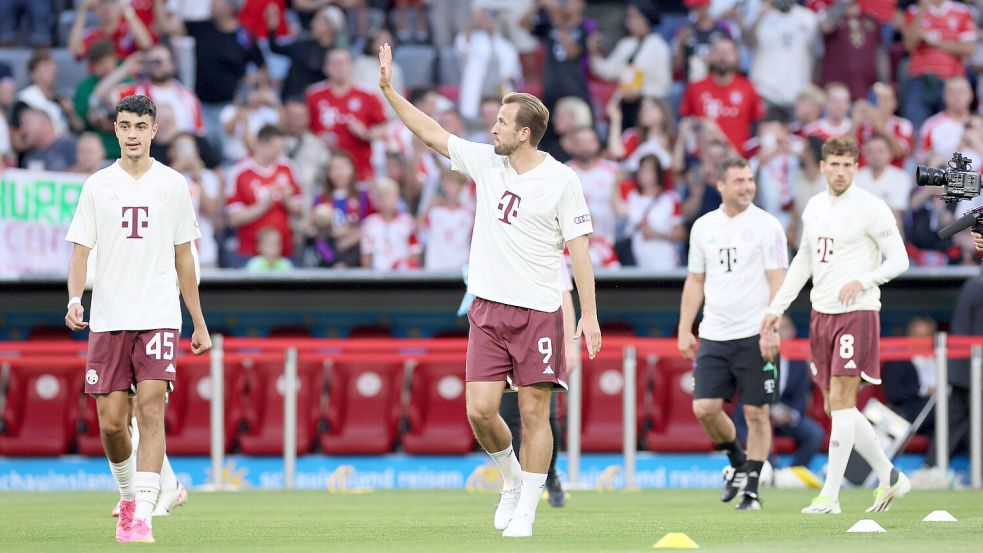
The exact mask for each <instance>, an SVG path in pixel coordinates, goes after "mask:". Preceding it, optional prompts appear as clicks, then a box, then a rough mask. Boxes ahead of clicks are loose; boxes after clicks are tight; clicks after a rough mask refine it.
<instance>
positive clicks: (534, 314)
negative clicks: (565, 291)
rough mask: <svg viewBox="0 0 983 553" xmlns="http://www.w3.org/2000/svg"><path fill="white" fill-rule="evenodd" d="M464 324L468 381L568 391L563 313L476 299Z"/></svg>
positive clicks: (558, 310) (559, 310)
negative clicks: (467, 325) (544, 384)
mask: <svg viewBox="0 0 983 553" xmlns="http://www.w3.org/2000/svg"><path fill="white" fill-rule="evenodd" d="M468 321H469V322H470V323H471V330H470V331H469V332H468V356H467V365H466V369H465V375H466V379H467V381H468V382H500V381H506V382H509V383H510V384H511V386H513V387H516V388H517V387H520V386H529V385H531V384H539V383H542V382H549V383H551V384H553V387H554V388H562V389H564V390H565V389H566V388H567V376H566V362H565V361H564V355H563V343H564V340H563V311H562V310H561V309H557V310H556V311H553V312H552V313H547V312H545V311H536V310H535V309H527V308H525V307H516V306H514V305H505V304H501V303H496V302H493V301H488V300H483V299H481V298H476V299H475V300H474V302H473V303H472V304H471V308H470V309H468Z"/></svg>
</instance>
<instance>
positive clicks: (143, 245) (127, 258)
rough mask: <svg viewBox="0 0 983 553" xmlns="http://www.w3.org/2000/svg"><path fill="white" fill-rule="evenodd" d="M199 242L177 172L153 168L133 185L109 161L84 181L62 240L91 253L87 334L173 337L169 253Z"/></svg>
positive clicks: (176, 320) (177, 317) (175, 303)
mask: <svg viewBox="0 0 983 553" xmlns="http://www.w3.org/2000/svg"><path fill="white" fill-rule="evenodd" d="M199 237H201V232H200V231H199V230H198V222H197V221H196V219H195V209H194V207H193V205H192V203H191V192H190V191H189V189H188V182H187V180H185V178H184V176H182V175H181V174H180V173H178V172H177V171H174V170H173V169H171V168H170V167H167V166H166V165H164V164H162V163H159V162H157V161H156V160H154V161H153V163H152V165H151V166H150V169H149V170H148V171H147V172H146V173H145V174H144V175H143V176H142V177H140V179H139V180H134V179H133V177H131V176H130V175H129V174H128V173H127V172H126V171H124V170H123V169H122V168H121V167H120V166H119V162H118V161H117V162H116V163H114V164H112V165H110V166H109V167H106V168H105V169H102V170H100V171H97V172H96V173H94V174H92V176H90V177H89V178H88V179H86V181H85V184H84V185H83V186H82V194H81V196H80V197H79V205H78V208H77V209H76V211H75V217H74V218H73V219H72V224H71V226H70V227H69V228H68V235H67V236H66V237H65V239H66V240H68V241H69V242H74V243H76V244H79V245H82V246H85V247H87V248H95V247H97V246H98V248H99V256H98V257H97V259H96V261H95V263H96V273H95V282H94V284H93V287H92V313H91V317H90V319H89V328H90V329H92V331H93V332H108V331H111V330H153V329H158V328H173V329H177V330H180V329H181V303H180V300H179V298H178V295H179V290H178V287H177V286H176V285H175V283H176V282H177V269H176V268H175V266H174V246H175V245H178V244H184V243H187V242H191V241H192V240H196V239H198V238H199Z"/></svg>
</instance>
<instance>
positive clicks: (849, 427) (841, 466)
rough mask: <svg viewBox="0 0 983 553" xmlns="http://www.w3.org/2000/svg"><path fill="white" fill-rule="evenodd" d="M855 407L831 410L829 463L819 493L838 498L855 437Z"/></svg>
mask: <svg viewBox="0 0 983 553" xmlns="http://www.w3.org/2000/svg"><path fill="white" fill-rule="evenodd" d="M854 411H856V409H855V408H853V407H851V408H850V409H837V410H836V411H833V429H832V431H831V432H830V434H829V463H828V465H827V467H826V482H825V483H823V491H821V492H819V495H827V496H829V497H832V498H833V499H839V497H840V486H842V485H843V473H844V472H846V464H847V461H849V460H850V452H852V451H853V442H854V440H855V437H856V428H857V426H856V423H855V422H854V420H853V412H854Z"/></svg>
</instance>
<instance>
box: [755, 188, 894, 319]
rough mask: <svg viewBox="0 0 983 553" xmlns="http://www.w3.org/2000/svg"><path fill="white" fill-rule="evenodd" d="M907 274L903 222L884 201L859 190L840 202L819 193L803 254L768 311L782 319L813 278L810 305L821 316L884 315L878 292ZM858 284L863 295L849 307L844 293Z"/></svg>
mask: <svg viewBox="0 0 983 553" xmlns="http://www.w3.org/2000/svg"><path fill="white" fill-rule="evenodd" d="M882 258H883V259H884V261H883V263H882V262H881V259H882ZM907 269H908V254H907V252H906V251H905V246H904V241H903V240H902V239H901V233H900V231H898V222H897V220H896V219H895V218H894V213H892V212H891V208H889V207H888V206H887V204H886V203H884V200H882V199H880V198H878V197H877V196H874V195H873V194H871V193H870V192H867V191H866V190H864V189H862V188H860V187H859V186H857V185H855V184H854V185H852V186H850V188H848V189H847V190H846V192H844V193H843V194H841V195H839V196H833V195H831V194H830V193H829V192H826V191H824V192H820V193H819V194H816V195H815V196H813V197H812V199H811V200H809V203H808V204H806V208H805V211H803V212H802V241H801V243H800V244H799V251H798V253H796V254H795V259H793V260H792V263H791V265H790V266H789V270H788V274H787V275H786V276H785V282H783V283H782V287H781V289H780V290H779V291H778V293H777V294H775V299H774V300H772V302H771V306H770V307H769V309H768V311H769V312H771V313H774V314H776V315H777V314H781V313H783V312H784V311H785V310H786V309H788V306H789V305H791V303H792V301H793V300H795V297H796V296H798V295H799V291H800V290H801V289H802V287H803V286H804V285H805V283H806V281H807V280H809V277H810V276H811V277H812V292H811V293H810V295H809V299H810V300H811V301H812V308H813V309H815V310H816V311H818V312H820V313H827V314H831V315H832V314H838V313H847V312H850V311H870V310H873V311H879V310H880V308H881V291H880V288H878V286H879V285H881V284H884V283H885V282H887V281H889V280H891V279H892V278H894V277H896V276H898V275H899V274H901V273H903V272H905V271H906V270H907ZM854 280H856V281H859V282H860V285H861V286H863V292H861V293H860V294H859V295H858V296H857V297H856V298H855V299H854V301H853V303H852V304H851V305H849V306H844V305H843V304H842V303H840V299H839V294H840V290H841V289H842V288H843V285H844V284H846V283H848V282H851V281H854Z"/></svg>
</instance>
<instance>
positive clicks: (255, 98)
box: [0, 0, 983, 271]
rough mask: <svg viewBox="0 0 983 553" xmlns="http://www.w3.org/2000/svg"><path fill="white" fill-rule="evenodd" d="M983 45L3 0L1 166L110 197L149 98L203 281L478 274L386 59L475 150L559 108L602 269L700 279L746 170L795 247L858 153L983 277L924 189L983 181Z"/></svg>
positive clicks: (458, 203) (862, 8) (920, 228)
mask: <svg viewBox="0 0 983 553" xmlns="http://www.w3.org/2000/svg"><path fill="white" fill-rule="evenodd" d="M981 23H983V1H979V0H977V1H975V2H973V1H970V2H967V3H963V2H959V1H955V0H807V1H801V2H796V1H794V0H628V1H625V2H606V1H605V2H591V1H587V2H585V1H583V0H470V1H468V0H391V1H389V0H211V1H209V0H75V1H74V2H73V1H72V0H0V168H2V167H20V168H25V169H31V170H47V171H71V172H77V173H82V174H91V173H92V172H94V171H96V170H98V169H99V168H101V167H104V166H105V165H106V164H108V163H111V161H112V160H114V159H115V158H117V157H118V156H119V155H120V152H119V146H118V143H117V141H116V138H115V136H114V134H113V127H112V119H113V114H114V111H113V110H114V106H115V104H116V103H117V102H118V101H119V100H120V99H121V98H122V97H125V96H127V95H130V94H134V93H140V94H145V95H148V96H149V97H150V98H151V99H153V101H154V102H155V103H156V104H157V105H158V107H159V114H158V118H157V121H158V124H159V131H158V134H157V137H156V139H155V142H154V145H153V156H154V157H155V158H156V159H158V160H159V161H162V162H164V163H167V164H169V165H171V166H172V167H173V168H174V169H176V170H178V171H180V172H182V173H184V174H185V175H186V176H187V179H188V182H189V185H190V186H191V187H192V194H193V197H194V200H195V206H196V208H197V209H198V212H199V221H200V224H201V229H202V234H203V238H202V239H201V241H200V243H199V244H198V249H199V252H200V257H201V262H202V265H204V266H211V267H246V268H248V269H249V270H256V271H278V270H290V269H291V268H292V267H296V266H301V267H325V268H328V267H330V268H346V267H367V268H372V269H375V270H379V271H397V270H434V271H440V270H443V271H457V270H459V269H460V268H461V266H462V265H463V264H465V263H466V262H467V258H468V249H469V243H470V238H471V236H470V235H471V227H472V223H473V218H474V193H473V183H470V182H469V181H468V180H467V179H466V178H465V177H463V176H462V175H460V174H458V173H453V172H451V171H450V167H449V162H448V161H447V160H446V159H444V158H443V157H441V156H439V155H437V154H435V153H434V152H432V151H430V150H428V149H427V148H425V147H424V146H423V145H422V143H421V142H420V141H419V140H417V139H416V138H415V137H414V136H413V135H412V134H411V133H410V132H409V131H408V130H407V129H406V127H405V126H403V125H402V124H401V123H399V121H398V119H396V118H395V117H394V116H393V114H392V113H391V111H390V109H389V108H388V107H387V106H386V104H385V102H384V101H383V100H382V98H381V95H380V92H379V89H378V84H377V83H378V69H379V62H378V58H377V53H378V50H379V46H380V45H381V44H383V43H387V42H388V43H390V44H392V45H393V46H394V51H395V60H396V65H397V67H396V68H395V71H394V83H396V86H397V87H399V88H400V89H402V90H406V91H407V94H408V97H409V98H410V99H411V101H412V102H413V103H414V104H415V105H416V106H417V107H419V108H420V109H421V110H422V111H424V112H425V113H427V114H429V115H432V116H434V117H435V118H436V119H437V120H438V121H439V122H441V124H442V125H443V126H444V127H445V128H446V129H447V130H448V131H450V132H451V133H453V134H457V135H459V136H462V137H466V138H468V139H470V140H474V141H478V142H489V141H490V136H489V132H488V131H489V129H490V128H491V126H492V125H493V124H494V122H495V119H496V114H497V111H498V108H499V106H500V98H501V95H502V94H503V93H504V92H507V91H511V90H520V91H526V92H531V93H533V94H536V95H537V96H539V97H541V98H542V99H543V100H544V102H545V103H546V105H547V107H549V108H550V110H551V124H550V128H549V130H548V132H547V135H546V137H544V139H543V141H542V143H541V145H540V147H541V149H543V150H545V151H547V152H549V153H550V154H551V155H552V156H553V157H555V158H556V159H558V160H560V161H563V162H566V163H568V164H569V165H570V166H571V167H572V168H573V169H574V170H575V171H576V172H577V173H578V174H579V175H580V178H581V180H582V183H583V187H584V192H585V194H586V197H587V201H588V204H589V207H590V210H591V216H592V218H593V223H594V229H595V233H594V235H593V236H592V238H591V257H592V260H593V261H594V263H595V265H596V266H598V267H618V266H625V265H637V266H639V267H643V268H647V269H651V270H669V269H675V268H679V267H682V266H683V264H682V260H684V259H685V252H684V249H685V247H686V242H687V235H688V229H689V227H690V226H691V225H692V223H693V221H695V220H696V219H697V218H698V217H699V216H701V215H703V214H705V213H707V212H709V211H711V210H714V209H716V208H717V207H718V206H719V205H720V196H719V193H718V192H717V190H716V187H715V181H716V178H717V167H718V165H719V163H720V162H721V161H722V160H723V159H725V158H726V157H730V156H733V155H740V156H743V157H745V158H746V159H748V160H749V161H750V163H751V166H752V168H753V171H754V174H755V176H756V180H757V184H758V195H757V198H756V203H758V204H759V205H760V206H761V207H762V208H764V209H766V210H767V211H769V212H770V213H772V214H774V215H775V216H776V217H778V218H779V220H780V221H781V223H782V224H783V225H784V226H785V228H786V231H787V233H788V238H789V244H790V245H791V246H793V247H795V246H797V245H798V233H799V230H800V228H801V224H800V215H801V212H802V209H803V208H804V206H805V203H806V201H807V199H808V198H809V197H810V196H812V195H814V194H815V193H817V192H819V191H821V190H823V189H824V187H825V181H824V179H823V177H822V175H821V174H820V172H819V167H818V157H819V148H820V146H821V144H822V142H823V141H825V140H826V139H829V138H832V137H836V136H843V135H848V136H852V137H855V138H856V139H857V141H858V142H859V144H860V145H861V152H862V160H861V164H862V169H861V170H860V172H859V173H858V175H857V178H856V183H857V184H858V185H859V186H861V187H862V188H865V189H867V190H870V191H872V192H874V193H875V194H877V195H878V196H881V197H882V198H883V199H884V200H885V201H886V202H887V203H888V205H890V206H891V208H892V209H893V210H894V212H895V214H896V216H897V219H898V224H899V225H900V226H901V228H902V229H903V234H904V237H905V241H906V246H907V249H908V253H909V256H910V258H911V261H912V265H919V266H946V265H959V264H977V263H979V258H978V254H977V253H976V252H975V249H974V248H973V245H972V243H971V241H970V240H969V236H968V233H961V234H959V235H957V236H956V237H954V238H953V239H949V240H940V239H939V238H938V237H937V236H936V234H935V232H936V231H937V230H938V229H939V228H941V227H942V226H945V225H946V224H948V223H949V222H951V221H953V220H954V218H955V217H958V216H959V214H961V212H962V211H964V210H965V209H966V208H967V207H968V205H960V206H952V205H946V204H944V203H941V201H939V200H937V199H934V198H933V197H932V195H933V194H935V193H938V190H936V189H933V188H931V187H916V186H914V182H913V180H914V179H913V175H914V167H915V165H917V164H926V165H930V166H936V167H944V166H945V165H946V162H947V161H948V160H949V158H950V157H951V155H952V153H953V152H954V151H957V150H958V151H961V152H962V153H963V154H964V155H966V156H968V157H969V158H970V159H972V161H973V168H974V170H980V169H981V164H983V114H981V112H980V111H979V103H978V101H977V98H978V97H981V96H983V94H981V93H983V80H978V79H977V78H976V74H977V73H978V71H979V70H980V68H981V67H983V41H980V40H978V36H979V34H980V33H981V32H983V31H981V27H980V25H981ZM27 48H33V51H32V52H31V53H30V55H29V59H28V61H27V63H26V71H23V70H22V71H21V73H22V76H23V77H24V78H22V79H20V80H21V81H23V82H18V78H17V75H18V71H17V69H18V68H17V66H16V65H17V63H19V62H18V61H17V60H19V59H21V58H18V57H16V56H15V55H13V54H14V53H16V52H24V51H25V49H27ZM65 54H68V55H65ZM79 67H81V68H83V69H79ZM66 71H71V72H73V73H80V72H81V71H84V72H85V73H86V75H85V76H84V78H81V79H80V80H78V82H73V83H72V86H71V87H69V88H66V87H64V86H63V85H62V86H59V83H63V79H62V80H60V79H59V77H58V74H59V72H66Z"/></svg>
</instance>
